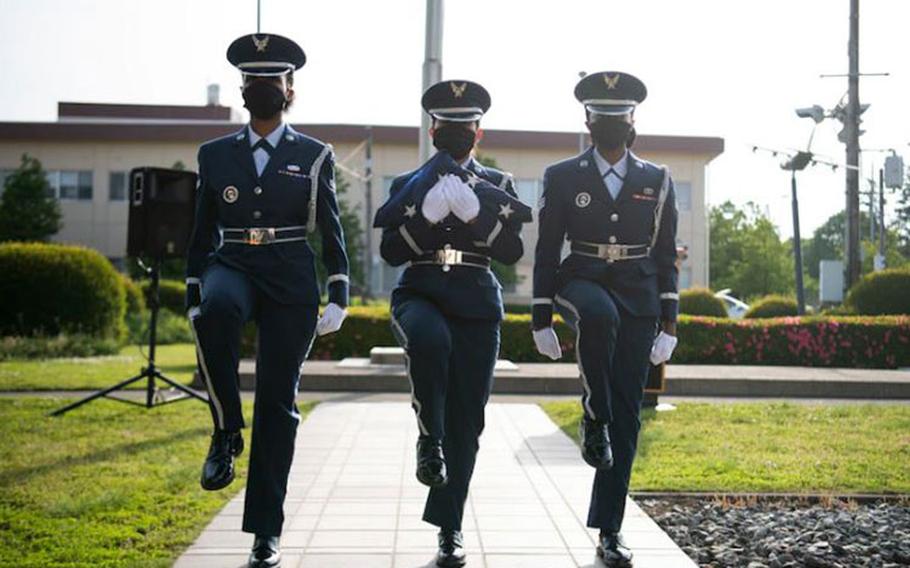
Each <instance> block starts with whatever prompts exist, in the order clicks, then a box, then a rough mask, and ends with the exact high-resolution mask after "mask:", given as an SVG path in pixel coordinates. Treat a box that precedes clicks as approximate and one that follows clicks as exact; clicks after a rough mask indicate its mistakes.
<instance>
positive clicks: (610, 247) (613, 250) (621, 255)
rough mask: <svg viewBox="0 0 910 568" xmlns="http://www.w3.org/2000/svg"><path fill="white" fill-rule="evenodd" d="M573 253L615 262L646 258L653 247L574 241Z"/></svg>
mask: <svg viewBox="0 0 910 568" xmlns="http://www.w3.org/2000/svg"><path fill="white" fill-rule="evenodd" d="M572 252H573V253H575V254H580V255H582V256H590V257H594V258H600V259H602V260H606V261H607V262H615V261H617V260H634V259H636V258H646V257H647V256H648V255H649V254H650V252H651V247H649V246H648V245H620V244H606V243H587V242H583V241H572Z"/></svg>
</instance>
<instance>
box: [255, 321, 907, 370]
mask: <svg viewBox="0 0 910 568" xmlns="http://www.w3.org/2000/svg"><path fill="white" fill-rule="evenodd" d="M348 312H349V315H348V319H347V320H345V322H344V326H342V328H341V331H340V332H338V333H333V334H329V335H326V336H323V337H318V338H316V341H315V343H314V345H313V350H312V352H311V354H310V357H311V358H312V359H324V360H338V359H343V358H345V357H369V354H370V348H371V347H373V346H377V347H388V346H394V345H397V342H396V341H395V339H394V338H393V336H392V332H391V328H390V326H389V312H388V310H386V309H383V308H350V309H349V310H348ZM554 324H555V328H556V333H557V334H558V335H559V339H560V343H561V344H562V349H563V358H562V359H561V362H574V361H575V353H574V348H575V335H574V333H573V332H572V331H571V329H570V328H569V327H568V326H567V325H566V324H565V323H564V322H563V321H562V320H561V319H560V318H556V320H555V322H554ZM530 330H531V317H530V316H528V315H512V314H508V315H506V318H505V320H504V321H503V323H502V346H501V348H500V357H502V358H504V359H510V360H512V361H518V362H528V363H531V362H540V363H544V362H550V360H549V359H547V358H545V357H543V356H542V355H539V354H538V353H537V350H536V349H535V348H534V340H533V338H532V337H531V331H530ZM678 332H679V346H678V347H677V349H676V352H675V353H674V354H673V363H678V364H715V365H796V366H808V367H860V368H895V367H905V366H910V317H890V316H880V317H833V318H832V317H829V318H824V317H817V316H815V317H804V318H776V319H761V320H740V321H735V320H730V319H726V318H709V317H691V316H681V317H680V319H679V326H678ZM253 337H254V334H253V333H252V332H251V331H249V330H248V333H247V334H246V341H245V347H246V348H245V351H246V352H247V353H250V352H252V350H253V346H254V343H253Z"/></svg>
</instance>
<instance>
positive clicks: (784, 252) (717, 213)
mask: <svg viewBox="0 0 910 568" xmlns="http://www.w3.org/2000/svg"><path fill="white" fill-rule="evenodd" d="M708 221H709V223H710V227H711V255H710V258H711V266H710V271H711V280H712V282H711V285H712V287H713V288H715V289H721V288H730V289H731V290H732V291H733V293H734V294H735V295H737V296H739V297H741V298H746V299H749V298H755V297H758V296H764V295H767V294H792V293H793V288H794V280H795V277H794V275H793V260H792V259H793V257H792V253H791V247H790V246H789V245H788V244H787V243H784V242H781V240H780V235H779V234H778V232H777V227H775V226H774V223H772V222H771V220H770V219H769V218H768V217H767V216H765V215H764V214H763V213H761V211H760V210H759V208H758V206H756V205H755V204H754V203H751V202H749V203H747V204H746V206H745V208H744V209H738V208H737V207H736V206H735V205H734V204H733V203H732V202H730V201H727V202H725V203H723V204H721V205H719V206H717V207H712V208H711V209H710V211H709V213H708Z"/></svg>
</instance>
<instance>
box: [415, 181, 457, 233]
mask: <svg viewBox="0 0 910 568" xmlns="http://www.w3.org/2000/svg"><path fill="white" fill-rule="evenodd" d="M445 186H446V177H443V178H442V179H440V180H439V181H437V182H436V185H434V186H433V187H431V188H430V191H428V192H427V194H426V196H425V197H424V198H423V205H422V206H421V207H420V212H421V213H422V214H423V216H424V218H425V219H426V220H427V221H429V222H430V223H432V224H434V225H435V224H436V223H438V222H440V221H442V220H443V219H445V218H446V217H448V215H449V213H451V212H452V210H451V209H450V208H449V201H448V200H447V199H446V194H445Z"/></svg>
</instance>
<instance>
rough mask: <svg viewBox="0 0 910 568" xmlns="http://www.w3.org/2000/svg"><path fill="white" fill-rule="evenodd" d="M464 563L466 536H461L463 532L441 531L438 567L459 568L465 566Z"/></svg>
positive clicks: (437, 554)
mask: <svg viewBox="0 0 910 568" xmlns="http://www.w3.org/2000/svg"><path fill="white" fill-rule="evenodd" d="M464 563H465V554H464V535H462V534H461V531H456V530H451V529H441V530H440V531H439V552H437V553H436V565H437V566H442V568H457V567H458V566H464Z"/></svg>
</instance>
